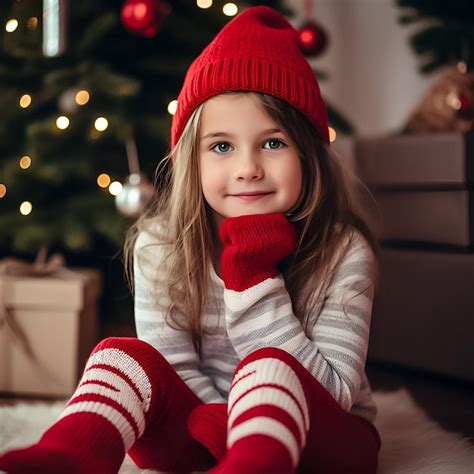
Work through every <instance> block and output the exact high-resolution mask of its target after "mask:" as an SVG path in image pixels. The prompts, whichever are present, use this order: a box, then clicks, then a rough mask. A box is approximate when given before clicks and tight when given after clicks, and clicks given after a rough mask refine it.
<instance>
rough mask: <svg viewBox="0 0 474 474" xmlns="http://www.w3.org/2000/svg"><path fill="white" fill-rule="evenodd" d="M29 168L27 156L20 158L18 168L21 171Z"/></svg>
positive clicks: (29, 160)
mask: <svg viewBox="0 0 474 474" xmlns="http://www.w3.org/2000/svg"><path fill="white" fill-rule="evenodd" d="M30 166H31V158H30V157H29V156H28V155H25V156H22V157H21V158H20V168H21V169H23V170H26V169H28V168H29V167H30Z"/></svg>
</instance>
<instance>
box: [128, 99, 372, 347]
mask: <svg viewBox="0 0 474 474" xmlns="http://www.w3.org/2000/svg"><path fill="white" fill-rule="evenodd" d="M226 94H249V95H251V96H252V97H253V98H254V99H255V100H257V101H258V103H259V104H260V105H261V106H262V107H263V108H264V110H265V111H266V112H267V113H268V114H269V116H270V117H271V118H272V119H273V120H274V121H275V122H276V123H277V124H278V125H279V126H280V127H282V128H283V129H284V130H285V131H286V132H287V134H288V136H289V137H290V139H291V140H292V141H293V143H294V144H295V145H296V146H297V149H298V153H299V157H300V160H301V163H302V169H303V186H302V192H301V194H300V197H299V199H298V202H297V203H296V204H295V205H294V206H293V208H292V209H290V210H289V212H288V214H287V217H288V220H289V221H290V222H293V223H294V224H295V225H296V226H297V229H298V235H299V240H298V245H297V251H296V252H295V253H294V254H293V255H291V256H290V257H289V258H287V259H285V260H284V261H283V262H281V264H280V266H279V268H280V270H281V272H282V274H283V276H284V279H285V284H286V288H287V290H288V293H289V294H290V297H291V301H292V303H293V311H294V313H295V315H296V316H297V317H298V319H299V320H300V321H301V324H302V327H303V328H304V330H305V331H306V333H307V334H308V332H309V331H310V329H311V324H314V316H313V312H314V309H315V307H316V306H317V305H318V304H320V303H321V302H320V298H321V294H322V292H323V291H324V289H325V288H327V283H328V282H329V281H330V280H331V278H332V276H333V274H334V273H335V271H336V270H337V268H338V264H339V262H340V260H341V259H342V258H343V256H344V254H345V250H346V249H347V248H348V247H349V246H350V245H351V242H352V240H353V239H354V238H355V231H359V232H360V233H361V234H362V236H363V237H364V238H365V239H366V241H367V242H368V244H369V245H370V248H371V250H372V252H373V254H374V257H375V258H374V260H373V261H374V263H375V264H374V265H372V266H371V267H370V269H369V271H370V281H371V283H370V286H371V285H373V286H374V288H373V291H374V292H375V291H376V289H377V288H378V280H379V262H380V257H379V256H380V249H379V244H378V241H377V239H376V237H375V235H374V234H373V233H372V231H371V229H370V228H369V226H368V224H367V222H366V221H365V218H364V217H363V215H362V214H361V213H360V212H359V209H358V204H357V203H359V202H360V193H361V192H362V193H363V192H365V193H367V195H369V197H370V198H371V199H373V197H372V196H371V194H370V191H368V189H367V188H366V187H365V186H364V185H363V183H361V182H360V180H359V179H358V178H357V177H356V176H355V175H354V174H352V173H351V171H350V170H349V169H348V168H347V167H345V166H343V165H342V163H341V160H340V159H339V158H338V157H337V155H336V154H335V153H334V152H333V151H332V150H330V149H329V147H328V146H327V145H326V144H325V143H324V142H323V139H322V137H321V135H320V134H319V133H318V131H317V130H316V129H315V127H314V126H313V125H312V124H311V123H310V122H309V120H308V119H307V118H306V116H305V115H304V114H302V113H301V112H300V111H298V110H296V109H295V108H294V107H292V106H291V105H290V104H288V103H286V102H284V101H282V100H279V99H277V98H275V97H272V96H269V95H266V94H262V93H258V92H251V91H238V92H226ZM202 108H203V104H201V105H200V106H198V107H197V108H196V109H195V110H194V112H193V114H192V116H191V117H190V119H189V120H188V122H187V124H186V127H185V129H184V131H183V133H182V135H181V137H180V139H179V141H178V143H177V144H176V147H175V148H174V150H170V151H169V152H168V153H167V155H166V156H165V157H164V158H163V159H162V161H161V162H160V163H159V165H158V167H157V172H156V194H155V198H154V199H153V201H152V203H151V205H150V206H149V208H148V210H147V212H146V213H145V214H143V215H142V216H141V217H140V218H139V219H138V220H137V221H136V223H135V224H134V225H133V226H132V227H131V228H130V230H129V232H128V234H127V238H126V240H125V245H124V257H125V268H126V271H127V277H128V281H129V284H130V287H131V290H132V292H133V290H134V289H133V278H132V275H133V258H136V259H138V262H137V263H139V261H140V259H141V258H145V257H144V255H145V254H143V256H142V254H141V253H140V252H141V250H142V249H136V248H135V247H136V246H135V243H136V239H137V237H138V236H139V235H140V233H141V232H147V233H148V234H149V235H151V236H152V238H151V240H152V241H153V242H155V243H153V244H150V248H148V249H147V254H148V255H153V253H155V255H156V253H157V252H159V254H160V255H163V258H162V260H160V261H159V262H158V261H157V262H155V266H159V267H160V270H161V271H160V272H157V273H156V279H155V283H154V286H155V287H156V295H155V296H156V298H155V299H156V301H155V304H156V305H157V306H158V307H161V309H162V310H163V311H164V312H165V315H166V318H167V322H168V324H170V325H172V326H173V327H175V328H178V329H182V330H186V331H190V332H191V334H192V337H193V341H194V344H195V347H196V348H197V349H198V350H199V348H200V341H201V337H202V335H203V329H202V327H201V315H202V314H203V312H204V311H205V309H206V306H207V304H209V302H210V301H211V298H210V297H211V295H210V294H209V291H208V289H209V278H210V265H212V263H211V255H212V251H213V249H214V248H215V247H214V246H215V245H216V239H217V238H218V235H217V230H216V229H214V226H213V225H212V218H211V215H212V212H211V209H210V208H209V205H208V204H207V203H206V201H205V199H204V198H203V194H202V188H201V183H200V178H199V161H198V148H199V133H200V119H201V113H202ZM173 158H174V160H175V161H174V164H173V163H172V159H173ZM153 246H160V247H161V248H160V249H159V248H157V247H156V248H155V249H153ZM134 250H136V251H135V252H134ZM164 250H165V251H164ZM321 282H324V283H326V285H323V284H321ZM365 290H366V289H363V290H362V291H365ZM362 291H361V292H362ZM177 315H179V317H178V316H177Z"/></svg>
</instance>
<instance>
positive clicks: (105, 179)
mask: <svg viewBox="0 0 474 474" xmlns="http://www.w3.org/2000/svg"><path fill="white" fill-rule="evenodd" d="M110 181H111V179H110V176H109V175H108V174H107V173H101V174H99V176H97V184H98V185H99V186H100V187H101V188H107V187H108V186H109V184H110Z"/></svg>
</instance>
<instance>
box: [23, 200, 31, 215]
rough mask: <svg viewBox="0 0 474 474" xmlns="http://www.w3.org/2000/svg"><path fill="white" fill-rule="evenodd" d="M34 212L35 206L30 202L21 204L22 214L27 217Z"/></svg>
mask: <svg viewBox="0 0 474 474" xmlns="http://www.w3.org/2000/svg"><path fill="white" fill-rule="evenodd" d="M32 210H33V205H32V204H31V202H30V201H23V202H22V203H21V204H20V214H22V215H24V216H27V215H28V214H31V211H32Z"/></svg>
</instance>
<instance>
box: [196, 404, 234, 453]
mask: <svg viewBox="0 0 474 474" xmlns="http://www.w3.org/2000/svg"><path fill="white" fill-rule="evenodd" d="M188 430H189V432H190V433H191V436H192V437H193V438H194V439H195V440H197V441H199V442H200V443H201V444H202V445H204V446H205V447H206V448H207V449H208V450H209V451H210V452H211V453H212V455H213V456H214V457H215V458H216V459H217V460H218V461H220V460H221V459H222V458H223V457H224V455H225V453H226V443H227V403H207V404H205V403H203V404H202V405H198V406H197V407H196V408H194V409H193V411H192V412H191V414H190V415H189V418H188Z"/></svg>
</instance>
